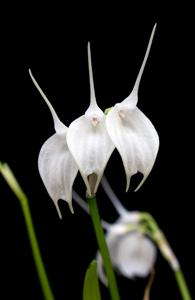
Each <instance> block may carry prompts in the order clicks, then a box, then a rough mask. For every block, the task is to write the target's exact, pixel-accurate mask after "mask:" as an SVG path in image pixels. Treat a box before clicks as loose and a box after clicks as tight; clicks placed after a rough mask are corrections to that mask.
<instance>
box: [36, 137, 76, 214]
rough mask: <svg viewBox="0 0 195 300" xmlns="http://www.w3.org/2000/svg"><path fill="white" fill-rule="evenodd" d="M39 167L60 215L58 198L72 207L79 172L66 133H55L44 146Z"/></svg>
mask: <svg viewBox="0 0 195 300" xmlns="http://www.w3.org/2000/svg"><path fill="white" fill-rule="evenodd" d="M38 167H39V172H40V175H41V178H42V180H43V182H44V185H45V187H46V189H47V191H48V193H49V195H50V197H51V198H52V200H53V202H54V204H55V206H56V208H57V211H58V214H59V217H60V218H61V213H60V210H59V207H58V200H59V199H63V200H65V201H67V202H68V204H69V207H70V209H71V211H73V209H72V185H73V182H74V180H75V177H76V175H77V172H78V168H77V165H76V163H75V161H74V159H73V157H72V155H71V153H70V151H69V149H68V146H67V143H66V134H57V133H56V134H54V135H53V136H51V137H50V138H49V139H48V140H47V141H46V142H45V143H44V144H43V146H42V148H41V151H40V154H39V160H38Z"/></svg>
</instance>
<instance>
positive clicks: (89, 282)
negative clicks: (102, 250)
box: [83, 260, 101, 300]
mask: <svg viewBox="0 0 195 300" xmlns="http://www.w3.org/2000/svg"><path fill="white" fill-rule="evenodd" d="M83 300H101V296H100V288H99V282H98V277H97V263H96V261H95V260H92V262H91V263H90V265H89V267H88V269H87V272H86V274H85V280H84V287H83Z"/></svg>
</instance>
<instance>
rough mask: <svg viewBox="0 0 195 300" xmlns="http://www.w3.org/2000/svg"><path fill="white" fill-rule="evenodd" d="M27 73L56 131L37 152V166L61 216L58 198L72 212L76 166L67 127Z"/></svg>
mask: <svg viewBox="0 0 195 300" xmlns="http://www.w3.org/2000/svg"><path fill="white" fill-rule="evenodd" d="M29 74H30V77H31V79H32V81H33V83H34V84H35V86H36V88H37V89H38V91H39V92H40V94H41V96H42V97H43V99H44V100H45V102H46V104H47V105H48V107H49V109H50V112H51V114H52V117H53V121H54V128H55V131H56V133H55V134H54V135H52V136H51V137H50V138H49V139H48V140H47V141H46V142H45V143H44V144H43V146H42V148H41V151H40V153H39V159H38V168H39V173H40V175H41V178H42V180H43V183H44V185H45V187H46V189H47V191H48V194H49V195H50V197H51V198H52V200H53V202H54V204H55V206H56V209H57V211H58V214H59V217H60V218H61V217H62V216H61V212H60V209H59V207H58V200H59V199H62V200H65V201H67V202H68V204H69V207H70V210H71V211H72V212H73V208H72V185H73V182H74V180H75V177H76V175H77V172H78V167H77V165H76V163H75V161H74V159H73V157H72V155H71V153H70V151H69V149H68V146H67V142H66V136H67V130H68V129H67V127H66V126H65V125H64V124H63V123H62V122H61V121H60V120H59V118H58V116H57V114H56V112H55V111H54V109H53V107H52V105H51V103H50V102H49V100H48V99H47V97H46V96H45V94H44V93H43V91H42V90H41V88H40V87H39V85H38V83H37V82H36V80H35V78H34V77H33V75H32V73H31V71H30V70H29Z"/></svg>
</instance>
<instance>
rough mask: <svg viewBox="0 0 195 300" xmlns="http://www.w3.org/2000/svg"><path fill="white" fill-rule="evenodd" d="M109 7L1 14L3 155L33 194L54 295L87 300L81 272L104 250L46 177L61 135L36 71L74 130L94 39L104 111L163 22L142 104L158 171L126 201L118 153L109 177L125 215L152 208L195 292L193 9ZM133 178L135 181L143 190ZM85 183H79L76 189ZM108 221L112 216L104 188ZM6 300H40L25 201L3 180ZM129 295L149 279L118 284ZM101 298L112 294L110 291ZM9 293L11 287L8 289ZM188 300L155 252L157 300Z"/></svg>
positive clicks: (31, 7) (127, 83)
mask: <svg viewBox="0 0 195 300" xmlns="http://www.w3.org/2000/svg"><path fill="white" fill-rule="evenodd" d="M137 4H138V5H136V7H135V6H134V5H133V4H130V5H129V6H127V5H123V4H122V3H121V4H120V5H119V4H118V5H114V4H111V5H110V6H108V7H106V6H105V5H100V4H99V5H97V4H95V3H94V4H93V2H92V3H91V4H90V6H86V7H85V6H84V4H83V5H82V7H78V5H77V4H76V3H75V4H72V5H65V6H64V7H60V6H58V5H57V4H55V5H53V4H51V5H50V7H49V4H47V5H46V6H45V7H43V8H42V9H41V8H40V6H39V5H37V6H36V5H35V4H30V3H29V4H28V6H24V5H21V6H20V5H19V4H17V6H16V7H14V6H13V5H12V6H10V7H6V8H5V9H3V10H2V26H1V53H2V54H1V58H0V60H1V70H0V73H1V100H0V101H1V102H0V103H1V108H0V109H1V117H0V132H1V142H0V159H1V160H2V161H6V162H8V163H9V165H10V166H11V167H12V169H13V170H14V172H15V174H16V176H17V178H18V180H19V182H20V183H21V185H22V187H23V189H24V191H25V192H26V194H27V195H28V196H29V201H30V207H31V212H32V216H33V220H34V224H35V228H36V231H37V236H38V239H39V242H40V247H41V251H42V254H43V257H44V261H45V264H46V268H47V271H48V275H49V278H50V281H51V285H52V288H53V290H54V293H55V295H56V299H59V300H62V299H81V295H82V284H83V277H84V273H85V270H86V268H87V266H88V264H89V262H90V261H91V260H92V259H93V258H94V256H95V253H96V250H97V245H96V241H95V237H94V235H93V230H92V227H91V223H90V220H89V217H88V216H87V215H86V214H85V213H84V212H83V211H82V210H81V209H80V208H79V207H78V206H77V205H76V204H74V208H75V214H74V215H71V213H70V212H69V209H68V207H67V205H66V203H65V202H60V208H61V212H62V215H63V219H62V220H59V219H58V216H57V213H56V211H55V207H54V205H53V203H52V201H51V199H50V198H49V196H48V194H47V192H46V190H45V188H44V186H43V184H42V182H41V179H40V177H39V174H38V169H37V157H38V153H39V150H40V147H41V146H42V144H43V143H44V141H45V140H46V139H47V138H48V137H49V136H51V135H52V134H53V133H54V129H53V122H52V118H51V115H50V112H49V110H48V108H47V107H46V104H45V103H44V101H43V100H42V99H41V96H40V95H39V93H38V92H37V90H36V89H35V87H34V85H33V84H32V82H31V80H30V78H29V75H28V68H29V67H30V68H31V69H32V72H33V74H34V76H35V78H36V79H37V81H38V82H39V84H40V86H41V88H42V89H43V91H44V92H45V93H46V95H47V96H48V98H49V99H50V101H51V102H52V104H53V106H54V107H55V110H56V112H57V114H58V115H59V117H60V118H61V120H62V121H63V122H64V123H65V124H66V125H67V126H68V125H69V124H70V123H71V122H72V121H73V120H74V119H75V118H77V117H78V116H80V115H82V114H83V113H84V112H85V110H86V109H87V107H88V104H89V81H88V68H87V41H88V40H90V41H91V52H92V63H93V70H94V80H95V89H96V96H97V101H98V104H99V106H100V107H101V108H102V109H105V108H107V107H110V106H111V105H113V104H114V103H116V102H120V101H122V100H123V99H124V98H125V97H126V96H127V95H128V94H129V93H130V91H131V88H132V86H133V84H134V81H135V78H136V75H137V72H138V70H139V68H140V65H141V62H142V59H143V56H144V53H145V50H146V46H147V42H148V39H149V36H150V33H151V30H152V27H153V25H154V23H155V22H157V23H158V25H157V30H156V34H155V38H154V41H153V45H152V49H151V53H150V57H149V59H148V62H147V66H146V69H145V71H144V75H143V78H142V81H141V86H140V91H139V102H138V106H139V108H140V109H141V110H142V111H143V112H144V113H145V114H146V115H147V116H148V117H149V118H150V120H151V121H152V123H153V124H154V125H155V127H156V129H157V131H158V133H159V136H160V151H159V154H158V157H157V161H156V163H155V166H154V168H153V170H152V172H151V174H150V176H149V178H148V179H147V181H146V182H145V184H144V185H143V187H142V188H141V189H140V190H139V191H138V192H137V193H134V192H133V186H132V188H131V189H130V191H129V192H128V193H127V194H126V193H125V192H124V190H125V176H124V171H123V167H122V163H121V160H120V157H119V155H118V154H117V153H114V154H113V155H112V157H111V160H110V162H109V164H108V166H107V169H106V175H107V177H108V179H109V181H110V183H111V185H112V187H113V188H114V190H115V191H116V192H117V194H118V196H119V197H120V199H121V201H122V203H123V204H124V205H125V206H126V207H127V208H128V209H136V210H143V211H149V212H151V213H152V214H153V216H154V217H155V218H156V220H157V221H158V223H159V225H160V226H161V228H162V229H163V230H164V232H165V234H166V236H167V238H168V240H169V241H170V243H171V245H172V247H173V249H174V250H175V252H176V254H177V256H178V258H179V260H180V262H181V265H182V268H183V271H184V273H185V275H186V279H187V281H188V283H189V286H190V288H191V290H192V276H193V275H192V274H193V270H194V269H193V268H194V258H193V253H194V246H193V245H192V243H193V239H194V238H193V229H192V226H193V209H192V203H193V184H192V182H193V181H192V180H193V177H192V175H191V174H190V172H191V170H193V168H192V165H193V164H194V159H193V156H192V151H193V150H192V149H193V146H192V142H193V109H192V105H193V98H192V96H193V85H192V77H193V75H190V71H191V69H192V70H193V67H192V64H193V56H192V44H193V39H194V31H193V22H192V19H191V14H190V8H189V7H188V6H187V4H186V5H185V7H179V6H178V4H177V5H176V6H174V7H172V8H171V7H170V6H169V5H167V6H166V5H165V4H164V5H163V6H162V5H160V3H159V5H158V7H156V6H152V5H149V4H148V6H147V7H143V4H141V3H140V4H139V3H137ZM135 181H136V178H135V180H133V185H134V184H135ZM74 187H75V189H76V190H77V191H78V192H79V193H80V194H81V195H84V194H85V187H84V184H83V182H82V180H81V178H80V177H79V176H78V178H77V179H76V181H75V185H74ZM97 197H98V204H99V207H100V211H101V215H102V217H104V219H106V220H107V221H114V220H115V218H116V215H115V212H114V210H113V209H112V207H111V206H110V204H109V201H108V199H107V198H106V196H105V195H104V194H103V191H102V190H101V188H100V189H99V190H98V196H97ZM0 198H1V201H0V219H1V227H0V232H1V251H2V255H1V265H2V267H1V271H0V272H1V278H2V279H1V281H0V284H1V286H2V288H1V291H2V290H3V288H4V287H5V295H4V296H2V299H12V298H13V297H12V295H13V294H14V295H15V298H17V297H18V298H19V299H21V300H22V299H28V300H31V299H43V298H42V294H41V290H40V288H39V283H38V280H37V276H36V271H35V267H34V264H33V261H32V257H31V252H30V247H29V244H28V239H27V235H26V230H25V227H24V222H23V217H22V214H21V210H20V207H19V204H18V202H17V201H16V199H15V197H14V196H13V195H12V193H11V192H10V191H9V189H8V187H7V186H6V184H5V182H4V181H3V180H2V179H0ZM119 282H120V290H121V294H122V297H123V298H122V299H127V298H128V299H142V294H143V287H144V285H145V283H146V281H144V280H137V281H133V282H131V281H128V280H125V279H124V278H120V277H119ZM103 292H104V293H105V297H106V298H108V295H107V294H106V291H105V290H104V289H103ZM2 293H3V292H2ZM165 298H166V299H180V298H179V294H178V291H177V288H176V284H175V281H174V277H173V274H172V273H171V271H170V269H169V267H168V265H167V264H166V262H164V261H163V260H162V258H161V257H160V256H159V258H158V260H157V264H156V279H155V284H154V287H153V290H152V299H159V300H160V299H165Z"/></svg>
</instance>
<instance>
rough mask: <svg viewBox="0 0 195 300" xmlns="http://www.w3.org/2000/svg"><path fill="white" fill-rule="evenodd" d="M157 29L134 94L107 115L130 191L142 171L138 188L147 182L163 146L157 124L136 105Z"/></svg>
mask: <svg viewBox="0 0 195 300" xmlns="http://www.w3.org/2000/svg"><path fill="white" fill-rule="evenodd" d="M155 29H156V24H155V26H154V28H153V30H152V34H151V37H150V40H149V43H148V47H147V50H146V54H145V57H144V60H143V63H142V66H141V68H140V71H139V74H138V76H137V79H136V82H135V85H134V88H133V90H132V92H131V94H130V95H129V96H128V97H127V98H126V99H125V100H124V101H122V102H121V103H118V104H116V105H115V106H114V107H113V108H112V109H111V110H110V111H109V112H108V115H107V117H106V128H107V131H108V134H109V135H110V137H111V139H112V141H113V143H114V145H115V147H116V148H117V150H118V151H119V153H120V155H121V158H122V161H123V165H124V168H125V173H126V178H127V186H126V191H127V190H128V189H129V185H130V179H131V176H132V175H134V174H136V173H137V172H138V171H139V172H141V173H142V174H143V175H144V177H143V180H142V181H141V183H140V184H139V186H138V187H137V189H138V188H139V187H140V186H141V185H142V184H143V182H144V181H145V179H146V178H147V176H148V175H149V173H150V171H151V169H152V167H153V165H154V162H155V159H156V155H157V152H158V148H159V138H158V134H157V132H156V130H155V128H154V126H153V125H152V123H151V122H150V120H149V119H148V118H147V117H146V116H145V115H144V114H143V113H142V112H141V111H140V110H139V109H138V108H137V107H136V105H137V101H138V89H139V84H140V80H141V77H142V74H143V70H144V67H145V64H146V61H147V58H148V55H149V52H150V48H151V44H152V40H153V36H154V32H155ZM137 189H136V190H137Z"/></svg>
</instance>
